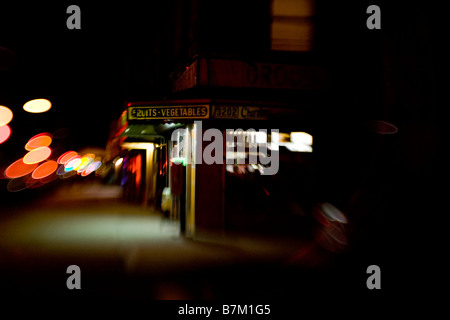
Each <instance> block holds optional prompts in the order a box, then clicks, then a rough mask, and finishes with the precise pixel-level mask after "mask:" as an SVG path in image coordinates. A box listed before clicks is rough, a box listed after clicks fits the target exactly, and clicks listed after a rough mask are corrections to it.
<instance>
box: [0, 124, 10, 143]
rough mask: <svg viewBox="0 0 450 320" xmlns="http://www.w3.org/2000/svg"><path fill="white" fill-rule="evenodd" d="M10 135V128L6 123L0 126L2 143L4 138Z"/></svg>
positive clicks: (0, 141)
mask: <svg viewBox="0 0 450 320" xmlns="http://www.w3.org/2000/svg"><path fill="white" fill-rule="evenodd" d="M10 135H11V128H10V127H9V126H8V125H7V124H5V125H4V126H1V127H0V143H3V142H5V141H6V140H8V138H9V136H10Z"/></svg>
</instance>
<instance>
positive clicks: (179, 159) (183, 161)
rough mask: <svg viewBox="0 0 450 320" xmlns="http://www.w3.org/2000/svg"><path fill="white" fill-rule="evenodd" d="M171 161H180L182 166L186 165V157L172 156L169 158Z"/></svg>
mask: <svg viewBox="0 0 450 320" xmlns="http://www.w3.org/2000/svg"><path fill="white" fill-rule="evenodd" d="M170 161H171V162H181V163H183V167H186V158H180V157H179V158H172V159H170Z"/></svg>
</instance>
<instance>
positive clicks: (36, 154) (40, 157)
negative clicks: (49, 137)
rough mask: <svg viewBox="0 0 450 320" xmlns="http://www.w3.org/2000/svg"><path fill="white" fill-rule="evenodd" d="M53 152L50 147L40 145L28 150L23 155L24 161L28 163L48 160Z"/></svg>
mask: <svg viewBox="0 0 450 320" xmlns="http://www.w3.org/2000/svg"><path fill="white" fill-rule="evenodd" d="M51 154H52V149H50V148H49V147H39V148H36V149H34V150H31V151H30V152H28V153H27V154H26V155H25V157H23V162H24V163H26V164H33V163H38V162H41V161H44V160H46V159H47V158H48V157H49V156H50V155H51Z"/></svg>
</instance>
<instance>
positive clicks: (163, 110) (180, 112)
mask: <svg viewBox="0 0 450 320" xmlns="http://www.w3.org/2000/svg"><path fill="white" fill-rule="evenodd" d="M207 118H209V105H185V106H136V107H128V120H153V119H207Z"/></svg>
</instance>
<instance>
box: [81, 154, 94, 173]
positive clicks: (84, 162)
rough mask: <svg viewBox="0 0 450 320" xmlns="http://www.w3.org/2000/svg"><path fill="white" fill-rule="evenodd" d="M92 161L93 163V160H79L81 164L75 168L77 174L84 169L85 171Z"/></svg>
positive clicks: (84, 158)
mask: <svg viewBox="0 0 450 320" xmlns="http://www.w3.org/2000/svg"><path fill="white" fill-rule="evenodd" d="M93 161H94V159H93V158H86V157H83V158H81V163H80V165H79V166H78V167H77V170H78V172H82V171H84V169H86V168H87V166H88V165H90V164H91V163H92V162H93Z"/></svg>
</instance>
